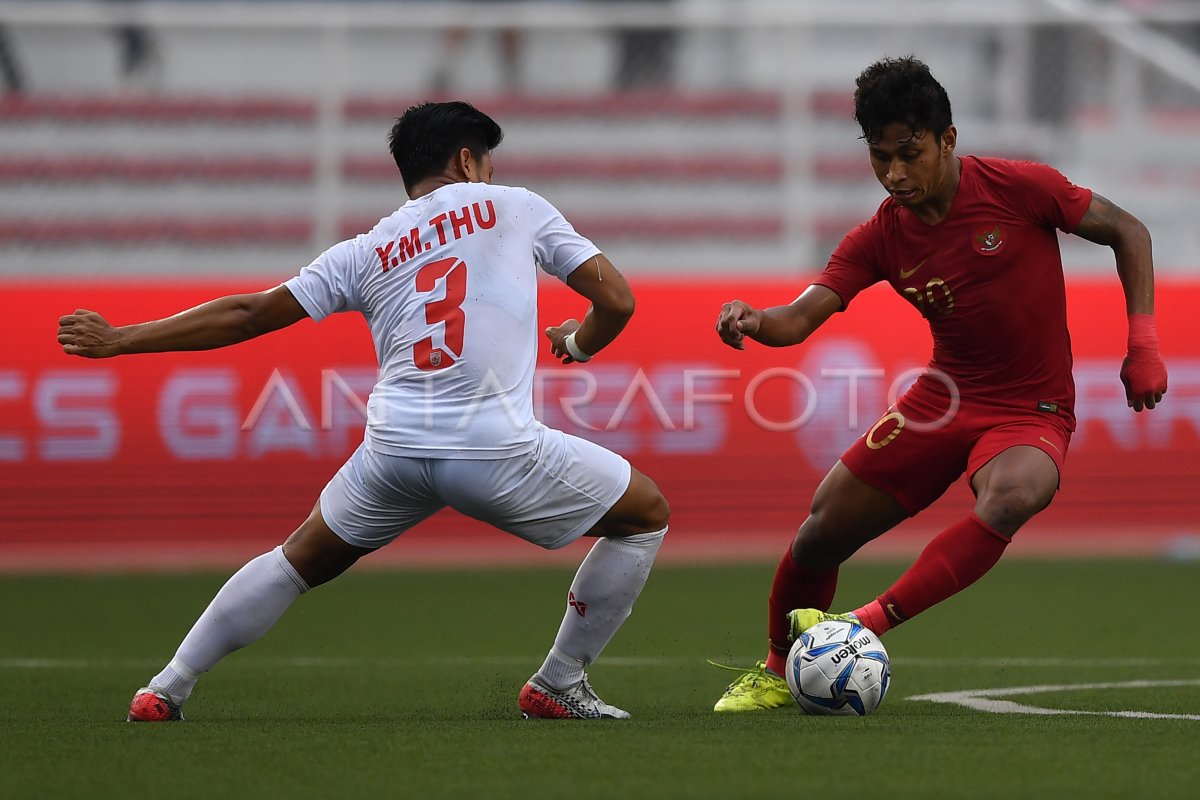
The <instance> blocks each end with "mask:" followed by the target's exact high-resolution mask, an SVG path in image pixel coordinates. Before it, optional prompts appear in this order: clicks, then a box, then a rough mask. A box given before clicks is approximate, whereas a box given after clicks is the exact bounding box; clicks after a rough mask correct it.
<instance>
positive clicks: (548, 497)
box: [321, 426, 630, 550]
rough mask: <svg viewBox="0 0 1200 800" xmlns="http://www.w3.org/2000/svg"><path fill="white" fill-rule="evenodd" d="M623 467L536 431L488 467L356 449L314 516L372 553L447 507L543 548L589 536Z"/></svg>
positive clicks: (572, 441)
mask: <svg viewBox="0 0 1200 800" xmlns="http://www.w3.org/2000/svg"><path fill="white" fill-rule="evenodd" d="M629 476H630V466H629V462H628V461H626V460H625V459H624V458H622V457H621V456H619V455H617V454H616V453H613V452H611V451H609V450H606V449H604V448H603V447H601V446H600V445H598V444H594V443H593V442H589V441H587V440H586V439H580V438H579V437H577V436H571V435H570V434H566V433H563V432H562V431H557V430H554V429H553V428H547V427H545V426H541V429H540V431H539V433H538V439H537V446H536V447H535V448H534V449H533V450H531V451H530V452H528V453H524V454H522V455H519V456H512V457H511V458H502V459H495V460H480V459H457V458H409V457H405V456H393V455H388V454H386V453H378V452H375V451H372V450H371V449H369V448H368V446H367V445H366V444H365V443H364V444H361V445H359V446H358V449H357V450H355V451H354V455H352V456H351V457H350V460H349V461H347V462H346V463H345V464H343V465H342V468H341V469H340V470H338V473H337V474H336V475H334V476H333V480H331V481H330V482H329V483H328V484H327V485H326V486H325V489H324V490H323V491H322V492H321V516H323V517H324V518H325V522H326V523H327V524H328V525H329V527H330V528H332V529H333V532H334V533H336V534H337V535H338V536H340V537H341V538H342V539H344V540H345V541H346V542H348V543H349V544H352V545H354V546H356V547H365V548H370V549H377V548H380V547H383V546H384V545H385V544H387V543H388V542H390V541H392V540H393V539H395V538H396V537H397V536H399V535H400V534H402V533H404V532H405V531H406V530H408V529H409V528H411V527H413V526H414V525H416V524H417V523H418V522H421V521H422V520H424V519H425V518H427V517H429V516H430V515H432V514H434V513H436V512H437V511H440V510H441V509H442V508H444V507H446V506H449V507H451V508H453V509H455V510H456V511H459V512H461V513H463V514H466V515H467V516H469V517H474V518H475V519H478V520H482V521H483V522H486V523H488V524H490V525H494V526H495V527H497V528H500V529H501V530H503V531H507V532H508V533H511V534H514V535H515V536H519V537H520V538H522V539H524V540H526V541H528V542H532V543H533V544H536V545H538V546H539V547H544V548H546V549H547V550H554V549H556V548H559V547H565V546H566V545H568V544H570V543H571V542H573V541H575V540H576V539H578V538H579V537H580V536H582V535H583V534H585V533H587V532H588V531H589V530H590V529H591V528H592V526H593V525H595V524H596V523H597V522H598V521H599V520H600V518H601V517H602V516H604V514H605V513H606V512H607V511H608V509H610V508H612V506H613V504H614V503H616V502H617V500H619V499H620V498H621V495H623V494H624V493H625V489H626V488H627V487H628V486H629Z"/></svg>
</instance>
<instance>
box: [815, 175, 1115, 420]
mask: <svg viewBox="0 0 1200 800" xmlns="http://www.w3.org/2000/svg"><path fill="white" fill-rule="evenodd" d="M961 163H962V173H961V176H960V178H959V184H958V192H957V194H955V196H954V201H953V202H952V204H951V206H950V212H949V213H948V214H947V215H946V218H945V219H943V220H942V221H941V222H939V223H938V224H936V225H929V224H927V223H925V222H922V221H921V220H920V219H918V218H917V216H916V215H915V214H913V213H912V212H911V211H909V210H907V209H905V208H904V207H902V206H901V205H899V204H898V203H896V202H895V201H894V200H893V199H892V198H891V197H888V198H887V199H886V200H884V201H883V204H882V205H880V207H879V210H878V211H876V212H875V216H874V217H872V218H871V219H869V220H867V221H866V222H864V223H863V224H862V225H859V226H858V227H857V228H855V229H854V230H852V231H851V232H850V233H848V234H846V237H845V238H844V239H843V240H842V242H841V244H840V245H838V248H837V250H836V251H835V252H834V254H833V256H832V257H830V259H829V265H828V266H827V267H826V268H825V271H824V272H822V273H821V275H820V276H819V277H818V278H817V280H816V281H814V283H815V284H816V285H818V286H825V287H827V288H829V289H832V290H833V291H834V292H836V293H837V294H838V296H839V297H841V299H842V308H843V309H845V308H846V306H848V305H849V304H850V301H851V300H853V299H854V296H855V295H857V294H858V293H859V292H861V291H862V290H863V289H865V288H867V287H868V286H871V285H872V284H874V283H876V282H878V281H883V280H885V281H887V282H888V283H890V284H891V285H892V288H894V289H895V290H896V291H897V292H899V293H900V295H901V296H902V297H904V298H905V299H906V300H908V301H909V302H911V303H912V304H913V305H914V306H915V307H916V308H917V310H918V311H919V312H920V313H921V315H922V316H924V317H925V318H926V319H927V320H929V328H930V330H931V331H932V333H933V358H932V360H931V361H930V366H931V367H933V368H935V369H938V370H941V371H942V372H944V373H946V374H947V375H948V376H950V378H952V379H953V380H954V381H955V383H956V384H957V386H958V390H959V392H960V393H961V395H962V397H963V398H964V399H974V400H979V401H983V402H986V403H990V404H994V405H1001V406H1010V407H1013V408H1014V409H1023V410H1027V411H1037V410H1040V411H1049V412H1053V413H1058V414H1061V415H1062V416H1064V417H1065V418H1066V420H1067V422H1068V424H1069V425H1070V426H1071V427H1072V428H1074V412H1073V409H1074V405H1075V382H1074V380H1073V379H1072V377H1071V338H1070V334H1068V332H1067V307H1066V286H1065V282H1064V280H1063V271H1062V256H1061V254H1060V252H1059V247H1058V236H1057V233H1056V231H1055V229H1059V230H1063V231H1066V232H1068V233H1069V232H1071V231H1072V230H1074V229H1075V227H1076V226H1077V225H1078V224H1079V221H1080V220H1081V219H1083V215H1084V213H1085V212H1086V211H1087V209H1088V206H1089V205H1090V204H1091V200H1092V192H1091V190H1090V189H1084V188H1081V187H1079V186H1075V185H1074V184H1072V183H1071V182H1069V181H1068V180H1067V179H1066V178H1064V177H1063V176H1062V174H1060V173H1059V172H1058V171H1057V170H1055V169H1053V168H1051V167H1048V166H1045V165H1043V164H1035V163H1032V162H1023V161H1007V160H1004V159H999V158H978V157H976V156H965V157H963V158H962V159H961ZM924 383H925V384H926V385H928V386H929V387H930V388H933V389H935V390H936V389H937V387H938V386H940V385H941V384H940V383H939V382H937V381H933V380H925V381H924ZM942 393H943V394H944V390H943V391H942Z"/></svg>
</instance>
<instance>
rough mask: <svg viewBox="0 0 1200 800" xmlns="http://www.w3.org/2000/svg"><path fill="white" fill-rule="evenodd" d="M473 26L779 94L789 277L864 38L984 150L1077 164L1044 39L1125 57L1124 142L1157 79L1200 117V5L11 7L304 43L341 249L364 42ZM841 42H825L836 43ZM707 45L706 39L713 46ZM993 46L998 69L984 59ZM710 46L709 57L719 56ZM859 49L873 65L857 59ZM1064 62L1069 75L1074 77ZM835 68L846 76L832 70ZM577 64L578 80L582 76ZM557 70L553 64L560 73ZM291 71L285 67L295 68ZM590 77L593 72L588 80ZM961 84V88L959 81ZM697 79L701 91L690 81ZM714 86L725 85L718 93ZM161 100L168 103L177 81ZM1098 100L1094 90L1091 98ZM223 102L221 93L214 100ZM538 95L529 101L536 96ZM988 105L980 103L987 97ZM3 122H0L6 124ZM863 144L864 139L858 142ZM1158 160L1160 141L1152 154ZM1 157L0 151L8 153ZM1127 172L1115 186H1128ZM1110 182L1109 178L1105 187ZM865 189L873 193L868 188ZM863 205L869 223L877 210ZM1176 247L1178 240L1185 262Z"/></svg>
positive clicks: (63, 18)
mask: <svg viewBox="0 0 1200 800" xmlns="http://www.w3.org/2000/svg"><path fill="white" fill-rule="evenodd" d="M464 22H467V23H469V25H470V27H471V28H472V29H475V30H481V31H500V30H505V29H511V28H517V29H521V30H523V31H526V32H531V33H534V34H540V35H546V36H554V35H568V34H577V33H581V32H582V33H588V34H592V35H607V34H608V33H610V32H611V31H613V30H615V29H622V28H626V29H656V30H671V31H675V32H678V33H680V34H681V35H683V36H694V37H699V36H705V35H717V36H718V37H719V42H718V43H717V44H714V45H712V47H713V48H714V50H713V51H705V50H703V48H701V47H693V49H692V50H691V51H690V56H689V58H690V59H691V60H690V61H688V62H687V64H688V65H692V66H695V65H701V66H702V65H704V64H705V59H708V60H709V61H711V60H712V58H713V53H714V52H716V50H718V49H719V50H721V52H722V53H723V58H722V68H721V69H713V68H711V66H710V67H709V68H708V72H704V70H698V72H699V73H703V74H706V75H707V74H710V73H711V74H712V75H713V78H712V80H713V81H714V86H715V88H719V89H721V90H730V89H732V90H735V91H737V90H755V91H770V92H776V93H778V95H779V97H780V108H781V112H780V114H779V119H778V123H777V128H778V130H777V135H778V138H777V140H776V141H777V147H778V152H779V154H780V156H781V159H782V164H783V169H782V179H781V187H780V195H781V197H782V199H783V206H784V208H785V212H784V214H783V222H784V224H783V233H782V235H781V237H780V241H779V242H778V249H777V258H778V262H779V263H780V264H813V263H821V262H822V261H823V259H824V255H825V253H824V249H823V248H825V247H826V245H827V244H828V243H827V242H824V241H819V239H818V237H817V235H816V233H815V232H814V230H813V226H812V225H810V224H809V222H808V221H809V220H811V219H813V218H814V217H815V216H816V214H817V212H819V211H820V210H821V206H822V204H824V203H826V202H827V201H828V199H829V197H828V194H827V192H826V191H825V190H824V189H825V187H822V186H821V184H820V181H819V180H818V178H817V177H816V175H815V174H814V172H813V164H814V161H815V158H814V156H815V155H816V152H815V151H816V150H818V149H820V148H822V147H824V146H825V145H824V144H823V143H822V140H820V139H819V138H818V137H816V136H814V135H810V134H811V132H812V131H813V130H814V129H815V128H816V127H817V126H818V124H819V122H820V120H818V119H817V118H816V117H814V112H813V107H814V104H813V102H812V100H813V97H814V95H815V94H816V93H818V92H820V91H822V90H828V89H830V88H831V87H832V86H836V87H838V88H839V90H841V91H844V92H845V93H846V94H847V95H848V94H849V91H850V88H851V81H852V78H853V72H852V71H848V68H843V67H842V66H840V65H836V64H837V62H838V60H839V59H843V60H851V59H847V57H846V56H845V54H843V53H841V52H839V50H838V48H839V45H838V42H839V41H843V40H845V39H846V37H857V38H855V39H854V41H855V42H857V44H856V47H857V48H858V51H856V53H855V54H854V55H856V56H861V57H858V58H855V59H853V60H854V62H855V63H856V64H857V65H858V66H859V67H861V66H864V65H865V64H866V63H868V62H869V61H870V60H872V59H873V58H875V57H878V56H879V55H883V54H898V53H899V52H907V51H918V54H919V55H923V56H924V55H925V53H926V52H932V53H933V54H934V57H935V59H936V58H940V57H942V54H943V53H950V54H951V55H952V57H951V56H946V57H945V62H946V64H949V65H950V66H949V67H948V68H946V69H945V70H939V69H935V73H937V74H938V75H939V77H941V78H942V79H943V81H944V82H946V83H947V85H948V88H949V89H950V90H951V91H950V93H951V97H952V99H954V101H955V104H956V111H958V110H959V109H965V112H964V111H960V112H959V113H958V114H957V116H959V117H960V118H962V117H966V118H968V119H974V120H976V121H979V120H982V121H984V122H985V123H986V124H981V125H972V129H973V130H974V131H981V129H985V128H990V129H989V130H987V131H986V132H981V133H977V137H978V136H984V135H986V136H990V137H991V139H987V140H985V141H984V144H985V145H994V144H997V143H999V144H1000V145H1009V146H1012V145H1013V143H1020V144H1022V145H1024V146H1026V147H1028V148H1030V149H1031V150H1033V151H1034V153H1033V154H1034V155H1040V154H1042V153H1045V154H1046V155H1047V157H1050V156H1059V157H1060V158H1059V159H1056V160H1057V161H1061V157H1067V158H1069V157H1070V153H1065V152H1063V145H1062V144H1061V142H1062V141H1064V136H1063V134H1064V126H1066V125H1069V124H1070V122H1069V121H1065V122H1064V121H1062V120H1055V121H1045V120H1042V119H1038V118H1036V116H1035V115H1034V114H1033V112H1032V111H1031V108H1032V106H1033V103H1032V102H1031V93H1032V92H1033V91H1035V89H1034V88H1033V87H1034V86H1035V84H1036V81H1035V76H1033V75H1032V74H1031V63H1032V56H1033V49H1034V45H1033V41H1034V34H1035V33H1036V32H1038V31H1040V30H1044V29H1046V28H1048V27H1051V26H1053V27H1055V28H1061V29H1064V30H1070V31H1074V32H1077V33H1078V32H1087V33H1088V35H1092V36H1094V37H1096V40H1097V41H1103V42H1107V43H1109V44H1111V45H1113V46H1115V48H1116V50H1118V51H1119V52H1120V53H1121V54H1122V56H1121V57H1119V58H1112V59H1110V60H1109V62H1108V63H1106V64H1105V67H1104V70H1105V71H1103V72H1101V74H1100V75H1099V76H1098V77H1095V78H1094V81H1095V83H1096V85H1095V86H1092V87H1090V91H1092V93H1093V94H1095V95H1097V96H1099V97H1101V98H1103V100H1102V102H1103V103H1104V104H1105V105H1107V106H1108V107H1109V108H1111V109H1116V110H1117V111H1118V112H1119V116H1120V119H1121V121H1122V122H1123V124H1124V126H1125V129H1126V130H1133V129H1136V128H1138V126H1139V125H1140V124H1141V121H1142V118H1143V114H1144V113H1145V109H1144V107H1143V106H1144V95H1143V93H1142V92H1141V91H1140V90H1139V87H1140V86H1141V84H1142V82H1143V81H1144V80H1145V77H1146V75H1154V76H1156V77H1157V78H1159V79H1165V80H1167V81H1169V82H1171V84H1172V85H1173V86H1176V87H1178V88H1179V90H1180V91H1181V92H1183V93H1185V94H1186V93H1188V92H1191V93H1192V94H1193V96H1194V100H1195V102H1194V103H1193V106H1194V107H1195V108H1197V109H1200V56H1198V55H1197V53H1196V52H1195V51H1194V50H1191V49H1188V47H1186V46H1185V45H1182V44H1180V43H1179V42H1177V41H1176V40H1174V39H1172V38H1171V37H1169V36H1167V35H1165V34H1163V33H1161V32H1159V30H1157V29H1156V27H1162V26H1185V25H1190V26H1194V27H1196V28H1197V29H1200V3H1196V2H1163V3H1158V4H1154V5H1149V6H1147V7H1144V8H1142V7H1138V8H1137V9H1133V8H1131V7H1129V6H1126V5H1124V4H1122V3H1118V2H1110V3H1100V2H1086V0H1006V1H1005V2H986V1H984V0H980V1H978V2H976V1H973V0H928V1H927V2H910V3H905V4H904V11H903V13H897V11H896V3H894V2H893V1H892V0H860V1H859V2H848V3H847V2H841V3H839V2H828V0H777V1H776V2H770V1H768V0H725V1H722V0H677V2H674V3H615V4H608V3H591V2H585V1H580V2H546V3H543V2H512V3H486V4H470V3H453V2H448V3H442V2H438V3H421V2H386V3H385V2H379V3H343V2H334V3H313V2H257V3H256V2H250V3H232V2H154V1H153V0H148V1H147V2H135V3H107V2H105V3H101V2H45V1H43V2H28V1H26V2H0V25H4V26H5V27H6V29H7V30H8V31H9V32H10V34H12V35H13V36H20V35H21V33H22V31H43V32H44V31H48V30H49V31H73V30H89V29H96V28H111V27H112V26H114V25H118V24H134V25H139V26H143V27H145V28H147V29H150V30H157V31H167V32H172V33H174V34H183V33H191V32H194V33H198V34H205V35H214V34H215V35H221V34H226V33H228V34H230V35H231V36H232V35H233V34H237V33H242V32H247V31H250V32H265V33H271V32H277V33H283V34H297V35H301V34H302V35H303V36H304V37H305V38H304V42H305V44H304V45H303V48H298V49H302V52H298V53H297V55H296V57H297V58H303V59H305V60H307V61H308V62H310V63H311V62H314V61H315V62H316V63H317V64H318V65H319V66H318V68H317V69H316V72H317V75H318V77H317V80H316V81H315V82H313V83H312V84H310V85H308V86H307V91H308V94H309V96H311V97H312V98H313V99H314V100H315V108H316V115H315V124H314V145H313V151H312V157H313V159H314V173H313V174H314V179H313V183H314V198H315V201H314V204H313V219H314V222H315V224H314V225H313V246H314V247H316V246H323V245H324V244H327V243H328V242H330V241H333V240H334V239H335V238H336V237H337V233H338V230H337V228H338V223H337V220H338V218H339V215H340V213H341V211H342V210H343V208H344V204H345V199H346V197H345V194H346V190H345V186H344V185H343V181H344V178H343V176H342V172H341V160H342V158H343V156H344V154H345V150H344V140H345V135H346V123H345V120H344V119H343V116H342V114H343V109H344V106H345V100H346V98H347V97H348V96H349V95H351V94H353V93H355V92H357V91H358V87H359V83H360V81H359V77H360V76H359V75H358V74H356V72H355V70H356V69H361V65H358V64H357V62H356V61H355V59H354V56H355V54H356V53H355V48H356V47H358V46H359V45H358V42H359V41H361V37H363V36H368V35H371V36H378V35H380V34H381V33H382V32H387V33H393V32H394V33H395V35H396V36H397V37H418V38H419V37H422V36H428V35H429V34H432V33H436V32H439V31H444V30H451V29H454V28H456V27H458V26H461V25H463V24H464ZM827 40H828V41H827ZM706 41H707V40H706ZM980 43H990V44H989V46H990V47H991V48H992V50H991V54H990V55H986V56H985V55H983V54H978V53H975V52H974V50H972V48H977V47H978V46H979V45H980ZM706 46H707V45H706ZM859 51H860V52H859ZM1072 57H1073V56H1071V55H1069V54H1063V59H1064V61H1063V70H1062V71H1063V72H1064V73H1066V72H1067V71H1068V70H1067V69H1066V68H1067V66H1069V64H1068V62H1067V59H1069V58H1072ZM963 64H969V65H973V66H972V67H971V69H970V70H968V71H969V72H970V74H955V67H956V66H958V65H963ZM831 65H834V66H831ZM569 67H570V65H566V67H565V68H569ZM551 68H553V66H552V67H551ZM282 69H283V70H284V71H286V69H287V67H286V66H285V67H283V68H282ZM579 69H581V70H583V69H585V68H584V67H580V68H579ZM682 72H683V73H684V74H683V75H682V76H680V80H681V83H683V84H684V89H685V90H687V91H705V90H707V89H710V88H713V87H706V86H705V85H703V84H701V85H697V80H703V79H696V78H694V77H692V75H691V71H690V68H684V69H683V70H682ZM947 73H948V74H947ZM689 81H690V83H689ZM715 82H719V85H718V84H717V83H715ZM161 88H162V91H165V92H168V93H169V92H171V91H172V90H173V87H172V86H171V84H170V81H169V79H168V81H167V83H166V85H165V86H163V87H161ZM1085 88H1088V87H1085ZM212 89H213V90H214V91H215V92H220V91H221V89H222V87H221V86H219V85H214V86H212ZM536 91H538V90H537V89H532V90H531V92H534V93H536ZM981 97H982V98H986V99H985V100H980V99H979V98H981ZM0 121H2V120H0ZM850 133H851V137H850V138H851V139H852V135H853V133H854V131H853V130H851V131H850ZM1140 146H1141V147H1142V148H1146V149H1148V150H1150V151H1153V150H1154V149H1155V143H1154V141H1153V140H1152V139H1151V140H1149V141H1146V140H1143V141H1142V142H1141V143H1140ZM2 151H3V144H2V143H0V153H2ZM1129 166H1130V165H1129V164H1115V165H1112V166H1111V168H1112V170H1113V173H1112V174H1113V176H1114V177H1113V180H1117V181H1122V180H1126V177H1127V176H1125V175H1124V174H1123V173H1122V172H1121V170H1122V169H1127V168H1128V167H1129ZM1181 167H1182V168H1183V169H1193V170H1195V171H1196V172H1197V174H1200V148H1196V154H1195V156H1194V157H1193V160H1192V162H1191V163H1187V164H1183V165H1181ZM1099 179H1100V180H1101V181H1103V180H1106V179H1107V176H1106V175H1105V174H1103V173H1101V174H1100V175H1099ZM864 180H865V181H869V175H866V174H865V165H864ZM870 210H871V209H870V208H869V207H864V208H863V211H864V212H869V211H870ZM1177 223H1178V220H1168V219H1166V218H1165V217H1164V218H1163V220H1161V221H1159V222H1158V223H1157V224H1156V225H1154V226H1152V227H1154V228H1155V229H1156V232H1157V231H1159V230H1162V228H1163V226H1165V225H1175V224H1177ZM1160 242H1165V244H1166V249H1165V251H1164V248H1163V246H1162V244H1160V245H1159V252H1160V254H1164V255H1166V256H1167V258H1168V259H1172V258H1173V259H1175V260H1177V261H1179V262H1181V263H1182V262H1189V263H1193V264H1200V238H1198V237H1197V235H1196V234H1195V233H1194V232H1188V231H1186V230H1180V231H1178V232H1172V233H1169V234H1168V235H1167V236H1166V237H1160ZM1172 242H1176V244H1175V245H1174V250H1172V247H1173V245H1172Z"/></svg>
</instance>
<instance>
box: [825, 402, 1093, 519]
mask: <svg viewBox="0 0 1200 800" xmlns="http://www.w3.org/2000/svg"><path fill="white" fill-rule="evenodd" d="M948 408H949V401H948V399H946V398H945V397H938V396H935V395H932V394H930V393H928V392H925V391H921V390H920V384H918V385H917V386H916V387H914V388H913V389H911V390H909V391H908V392H906V393H905V394H904V396H902V397H901V398H900V400H899V401H898V402H897V403H896V405H895V406H893V407H892V408H890V409H888V413H886V414H884V415H883V416H882V417H880V418H879V419H878V420H877V421H876V422H875V424H874V425H872V426H871V427H870V428H869V429H868V430H867V432H866V433H865V434H863V435H862V436H861V437H859V439H858V440H856V441H855V442H854V444H853V445H851V446H850V449H849V450H847V451H846V452H845V453H844V454H843V455H842V463H843V464H845V465H846V467H847V468H848V469H849V470H850V471H851V472H852V473H854V475H855V477H857V478H858V479H859V480H861V481H863V482H864V483H866V484H867V485H868V486H873V487H875V488H876V489H879V490H880V491H882V492H886V493H887V494H889V495H891V496H892V497H894V498H895V499H896V502H898V503H899V504H900V505H901V506H902V507H903V508H904V510H905V511H907V512H908V513H909V515H910V516H911V515H913V514H916V513H917V512H919V511H921V510H922V509H924V508H926V507H927V506H929V505H930V504H931V503H932V502H933V501H934V500H937V499H938V498H939V497H941V496H942V493H943V492H945V491H946V489H947V488H949V486H950V484H952V483H954V481H956V480H958V478H959V476H960V475H962V474H963V473H964V472H966V473H967V476H968V478H973V477H974V476H975V473H976V472H978V471H979V469H980V468H981V467H982V466H983V465H984V464H986V463H988V462H989V461H991V460H992V459H993V458H995V457H996V456H998V455H999V454H1000V453H1002V452H1003V451H1005V450H1007V449H1008V448H1010V447H1017V446H1019V445H1027V446H1029V447H1036V448H1037V449H1039V450H1041V451H1042V452H1044V453H1045V454H1046V455H1048V456H1050V458H1051V459H1052V460H1053V461H1054V465H1055V466H1056V467H1057V468H1058V474H1059V475H1060V476H1061V475H1062V469H1063V461H1064V459H1065V458H1066V455H1067V446H1068V445H1069V444H1070V442H1071V426H1070V425H1069V424H1068V422H1067V420H1066V419H1064V418H1063V417H1061V416H1059V415H1058V414H1054V413H1049V412H1041V411H1021V410H1019V409H1012V408H1007V407H1000V406H994V405H988V404H985V403H980V402H979V401H978V400H968V399H965V398H964V399H962V400H961V401H960V403H959V407H958V410H957V411H956V412H955V413H954V414H952V415H951V414H949V413H947V412H948Z"/></svg>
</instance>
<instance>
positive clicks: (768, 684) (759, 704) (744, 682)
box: [708, 661, 796, 711]
mask: <svg viewBox="0 0 1200 800" xmlns="http://www.w3.org/2000/svg"><path fill="white" fill-rule="evenodd" d="M708 663H710V664H712V665H713V666H714V667H721V668H722V669H732V670H737V669H739V668H738V667H730V666H726V665H725V664H717V663H716V662H713V661H710V662H708ZM795 702H796V701H795V700H793V699H792V693H791V692H790V691H789V690H788V686H787V681H785V680H784V679H783V676H782V675H776V674H775V673H774V672H770V671H768V670H767V664H766V662H765V661H759V662H758V663H757V664H755V665H754V669H750V670H746V671H745V672H743V673H742V674H741V675H739V676H738V677H737V680H735V681H734V682H733V683H731V684H729V688H728V689H726V690H725V694H723V695H721V699H720V700H718V701H717V704H716V705H715V706H713V711H765V710H767V709H769V708H780V707H781V706H790V705H794V704H795Z"/></svg>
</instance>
